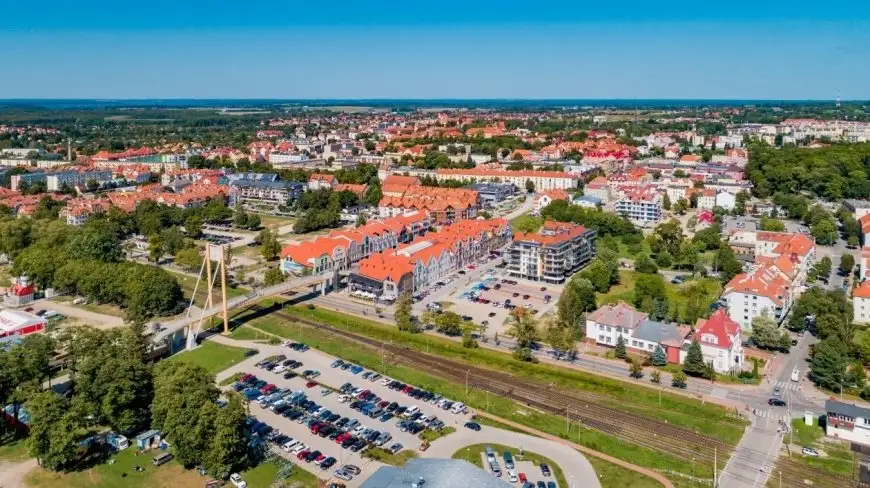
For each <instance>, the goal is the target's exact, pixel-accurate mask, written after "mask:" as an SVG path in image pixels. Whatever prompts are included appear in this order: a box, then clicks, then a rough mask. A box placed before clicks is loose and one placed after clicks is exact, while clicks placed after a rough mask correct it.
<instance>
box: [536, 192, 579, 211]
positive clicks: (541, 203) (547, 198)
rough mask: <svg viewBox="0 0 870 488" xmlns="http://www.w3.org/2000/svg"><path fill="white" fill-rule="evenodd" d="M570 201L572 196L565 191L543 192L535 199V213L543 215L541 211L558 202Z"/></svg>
mask: <svg viewBox="0 0 870 488" xmlns="http://www.w3.org/2000/svg"><path fill="white" fill-rule="evenodd" d="M570 199H571V195H569V194H568V192H566V191H565V190H548V191H544V192H541V193H539V194H538V195H537V196H536V197H535V212H537V213H541V210H543V209H544V208H545V207H546V206H547V205H549V204H551V203H553V202H554V201H556V200H570Z"/></svg>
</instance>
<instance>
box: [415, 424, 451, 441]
mask: <svg viewBox="0 0 870 488" xmlns="http://www.w3.org/2000/svg"><path fill="white" fill-rule="evenodd" d="M454 432H456V427H444V428H443V429H441V430H429V429H426V430H424V431H423V432H421V433H420V435H418V436H417V437H419V438H420V439H421V440H424V441H429V442H433V441H435V440H437V439H440V438H442V437H445V436H448V435H450V434H452V433H454Z"/></svg>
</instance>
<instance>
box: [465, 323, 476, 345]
mask: <svg viewBox="0 0 870 488" xmlns="http://www.w3.org/2000/svg"><path fill="white" fill-rule="evenodd" d="M475 329H476V327H473V326H469V325H466V326H464V327H463V328H462V347H464V348H466V349H476V348H477V346H478V344H477V340H476V339H475V338H474V331H475Z"/></svg>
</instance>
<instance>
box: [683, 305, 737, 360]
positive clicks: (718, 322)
mask: <svg viewBox="0 0 870 488" xmlns="http://www.w3.org/2000/svg"><path fill="white" fill-rule="evenodd" d="M695 338H696V339H697V340H698V343H699V344H700V345H701V354H703V356H704V362H705V363H713V369H714V370H715V371H716V372H717V373H730V372H732V371H740V370H742V369H743V365H744V363H745V358H744V354H743V337H742V331H741V328H740V325H739V324H738V323H737V322H735V321H734V320H732V319H731V317H729V316H728V314H727V313H725V310H724V309H721V308H720V309H719V310H717V311H715V312H714V313H713V315H711V316H710V318H708V319H698V322H697V323H696V324H695ZM687 351H688V346H684V347H683V355H682V359H685V353H686V352H687ZM680 362H682V360H681V361H680Z"/></svg>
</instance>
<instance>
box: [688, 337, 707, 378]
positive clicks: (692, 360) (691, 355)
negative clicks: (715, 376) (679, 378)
mask: <svg viewBox="0 0 870 488" xmlns="http://www.w3.org/2000/svg"><path fill="white" fill-rule="evenodd" d="M706 368H707V365H706V364H704V355H703V354H701V344H700V343H698V340H697V339H695V340H693V341H692V345H690V346H689V351H688V352H687V353H686V359H685V361H683V371H685V372H686V374H688V375H692V376H703V375H704V371H705V370H706Z"/></svg>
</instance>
